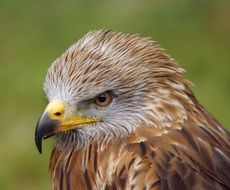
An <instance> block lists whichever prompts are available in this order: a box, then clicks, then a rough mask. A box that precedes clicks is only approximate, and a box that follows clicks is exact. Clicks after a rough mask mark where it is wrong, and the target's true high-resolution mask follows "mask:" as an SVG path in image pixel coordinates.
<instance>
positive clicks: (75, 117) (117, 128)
mask: <svg viewBox="0 0 230 190" xmlns="http://www.w3.org/2000/svg"><path fill="white" fill-rule="evenodd" d="M182 72H183V70H182V69H181V68H179V67H178V66H177V65H176V63H175V62H174V61H173V60H172V59H171V58H170V57H169V56H168V55H167V54H166V53H165V52H164V51H163V50H162V49H161V48H159V47H158V45H157V44H156V43H155V42H153V41H151V40H149V39H147V38H142V37H139V36H138V35H130V34H121V33H115V32H112V31H109V30H98V31H93V32H89V33H88V34H86V35H85V36H84V37H83V38H82V39H80V40H79V41H78V42H76V43H75V44H73V45H72V46H71V47H70V48H69V49H67V50H66V51H65V52H64V53H63V54H62V55H61V56H60V57H59V58H58V59H56V60H55V61H54V63H53V64H52V65H51V67H50V68H49V70H48V73H47V76H46V79H45V82H44V92H45V95H46V97H47V99H48V102H49V103H48V105H47V107H46V108H45V111H44V113H43V114H42V115H41V117H40V119H39V121H38V122H37V127H36V131H35V141H36V146H37V148H38V150H39V152H41V151H42V140H43V139H45V138H48V137H51V136H55V137H56V144H57V146H59V147H63V146H77V147H83V146H87V145H89V144H90V143H91V142H93V141H94V140H99V139H103V140H109V139H117V138H121V137H124V136H126V135H128V134H130V133H132V132H133V131H134V130H135V129H136V128H137V127H139V126H141V125H147V126H150V127H160V126H161V124H160V123H169V122H173V121H175V120H177V119H182V120H183V119H185V118H186V112H185V105H183V102H185V101H182V100H183V99H185V98H188V97H187V95H186V93H187V92H186V89H187V83H188V82H187V81H186V80H185V79H184V78H183V76H182ZM162 126H163V124H162ZM162 126H161V127H162ZM168 127H170V126H168Z"/></svg>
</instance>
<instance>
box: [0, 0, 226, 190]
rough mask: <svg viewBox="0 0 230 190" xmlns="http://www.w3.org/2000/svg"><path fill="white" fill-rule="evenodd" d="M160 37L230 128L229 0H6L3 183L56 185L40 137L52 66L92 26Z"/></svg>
mask: <svg viewBox="0 0 230 190" xmlns="http://www.w3.org/2000/svg"><path fill="white" fill-rule="evenodd" d="M99 28H109V29H112V30H115V31H122V32H129V33H140V34H141V35H142V36H149V37H152V38H153V39H154V40H155V41H157V42H159V43H160V44H161V46H162V47H163V48H165V49H167V51H168V53H169V54H170V55H171V56H172V57H173V58H174V59H176V61H177V62H178V63H179V64H180V65H181V66H182V67H183V68H185V69H186V70H187V71H188V72H187V74H186V75H187V77H188V78H189V79H190V80H191V81H192V82H193V83H194V84H195V86H194V87H192V88H193V90H194V91H195V94H196V95H197V97H198V99H199V100H200V101H201V102H202V103H203V105H204V106H205V107H206V108H207V109H208V110H209V111H210V112H211V113H212V114H214V115H215V116H216V117H217V118H218V119H219V120H220V121H221V122H222V123H223V124H224V125H225V126H226V127H229V128H230V116H229V111H230V108H229V106H230V65H229V64H230V63H229V60H230V1H229V0H151V1H150V0H126V1H125V0H97V1H96V0H94V1H93V0H92V1H90V0H82V1H77V0H75V1H74V0H67V1H61V0H50V1H48V0H46V1H45V0H0V32H1V33H0V34H1V35H0V91H1V98H0V105H1V115H0V118H1V124H0V189H6V190H8V189H12V190H14V189H23V190H30V189H33V190H41V189H50V183H49V175H48V163H49V155H50V152H51V145H52V139H50V140H48V141H46V142H45V143H44V153H43V154H42V155H39V154H38V151H37V150H36V148H35V145H34V128H35V124H36V122H37V119H38V117H39V115H40V113H41V112H42V111H43V109H44V107H45V100H44V97H43V92H42V83H43V80H44V76H45V74H46V71H47V68H48V67H49V65H50V64H51V63H52V61H53V60H54V59H55V58H56V57H58V56H59V55H60V54H61V53H62V52H63V51H64V50H65V49H66V48H67V47H69V46H70V45H71V44H72V43H73V42H74V41H76V40H77V39H78V38H79V37H81V36H82V35H84V34H85V33H86V32H87V31H89V30H93V29H99Z"/></svg>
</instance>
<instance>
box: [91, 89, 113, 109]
mask: <svg viewBox="0 0 230 190" xmlns="http://www.w3.org/2000/svg"><path fill="white" fill-rule="evenodd" d="M112 99H113V96H112V93H111V92H104V93H102V94H99V95H98V96H97V97H96V98H95V100H94V103H95V104H96V105H97V106H100V107H104V106H108V105H109V104H110V103H111V102H112Z"/></svg>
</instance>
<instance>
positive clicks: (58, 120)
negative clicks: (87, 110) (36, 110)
mask: <svg viewBox="0 0 230 190" xmlns="http://www.w3.org/2000/svg"><path fill="white" fill-rule="evenodd" d="M66 109H67V108H66V106H65V104H64V102H62V101H61V100H52V101H50V103H49V104H48V105H47V107H46V109H45V111H44V113H43V114H42V115H41V117H40V119H39V120H38V122H37V126H36V129H35V144H36V147H37V149H38V151H39V152H40V153H42V140H43V139H46V138H49V137H51V136H53V135H55V134H57V133H60V132H65V131H68V130H71V129H75V128H79V127H80V126H81V125H80V124H85V123H92V122H97V121H99V120H100V119H99V118H86V117H79V116H74V117H66V116H65V112H66Z"/></svg>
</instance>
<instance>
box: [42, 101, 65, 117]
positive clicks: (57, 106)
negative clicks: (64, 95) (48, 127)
mask: <svg viewBox="0 0 230 190" xmlns="http://www.w3.org/2000/svg"><path fill="white" fill-rule="evenodd" d="M45 111H46V112H48V113H49V115H50V118H51V119H55V120H60V119H62V117H63V115H64V111H65V105H64V102H63V101H61V100H58V99H54V100H52V101H50V103H49V104H48V105H47V107H46V109H45Z"/></svg>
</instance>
